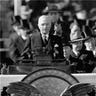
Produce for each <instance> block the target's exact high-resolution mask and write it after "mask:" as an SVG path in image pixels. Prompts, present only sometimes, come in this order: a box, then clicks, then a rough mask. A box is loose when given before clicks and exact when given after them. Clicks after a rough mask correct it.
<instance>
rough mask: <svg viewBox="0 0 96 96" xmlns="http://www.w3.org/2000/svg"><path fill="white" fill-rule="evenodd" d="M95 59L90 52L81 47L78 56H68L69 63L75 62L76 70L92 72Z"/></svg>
mask: <svg viewBox="0 0 96 96" xmlns="http://www.w3.org/2000/svg"><path fill="white" fill-rule="evenodd" d="M95 59H96V58H94V56H93V54H92V52H91V51H87V50H85V49H82V50H81V51H80V54H79V55H78V56H75V55H73V56H71V57H70V61H71V64H72V63H73V64H77V67H76V70H82V71H84V72H87V73H90V72H92V70H93V68H94V64H95V61H96V60H95Z"/></svg>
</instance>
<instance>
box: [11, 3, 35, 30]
mask: <svg viewBox="0 0 96 96" xmlns="http://www.w3.org/2000/svg"><path fill="white" fill-rule="evenodd" d="M31 13H32V10H31V9H30V8H29V6H28V5H27V4H24V5H21V7H20V14H19V15H17V16H14V17H13V23H14V21H17V22H18V23H20V25H21V26H23V27H26V28H28V29H29V30H33V29H34V27H33V24H32V22H31V20H30V18H31Z"/></svg>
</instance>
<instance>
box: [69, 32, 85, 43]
mask: <svg viewBox="0 0 96 96" xmlns="http://www.w3.org/2000/svg"><path fill="white" fill-rule="evenodd" d="M70 40H71V41H69V42H70V43H74V42H78V41H83V40H85V38H83V36H82V35H81V31H76V32H75V31H74V32H71V33H70Z"/></svg>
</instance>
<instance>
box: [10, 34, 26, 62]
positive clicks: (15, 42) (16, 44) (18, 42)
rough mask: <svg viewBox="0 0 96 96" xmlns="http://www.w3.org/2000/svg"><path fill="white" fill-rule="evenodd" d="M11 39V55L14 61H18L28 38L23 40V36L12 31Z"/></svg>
mask: <svg viewBox="0 0 96 96" xmlns="http://www.w3.org/2000/svg"><path fill="white" fill-rule="evenodd" d="M9 39H10V43H9V56H10V58H11V59H12V60H13V61H14V62H16V60H17V59H18V58H19V57H20V56H21V53H22V52H23V49H24V48H25V45H26V44H25V43H26V40H23V39H22V38H21V36H19V35H18V34H16V33H12V34H11V35H10V38H9Z"/></svg>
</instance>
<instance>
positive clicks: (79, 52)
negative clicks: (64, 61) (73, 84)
mask: <svg viewBox="0 0 96 96" xmlns="http://www.w3.org/2000/svg"><path fill="white" fill-rule="evenodd" d="M70 28H71V33H70V44H71V45H72V55H71V56H72V59H71V62H73V64H74V65H76V71H77V72H92V70H93V66H91V63H92V62H93V58H94V56H93V54H92V52H91V51H87V50H85V46H84V43H83V42H84V40H86V38H84V37H83V35H82V32H81V31H80V27H79V26H78V25H77V24H72V25H71V26H70Z"/></svg>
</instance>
